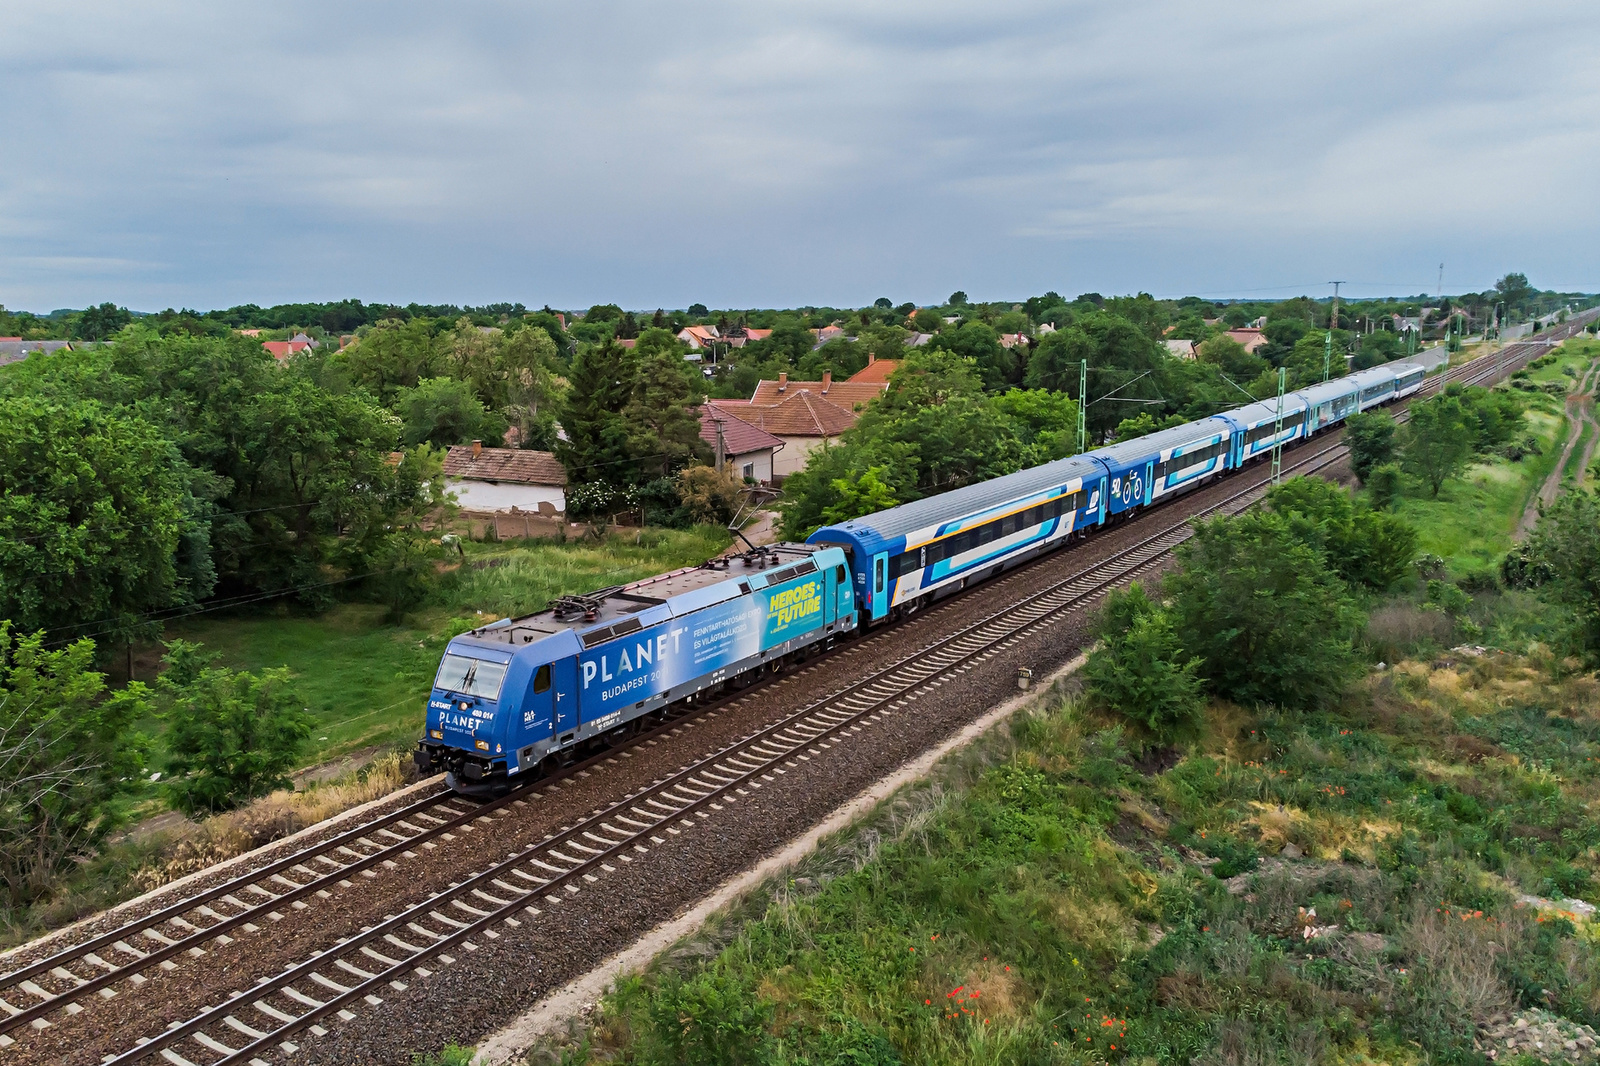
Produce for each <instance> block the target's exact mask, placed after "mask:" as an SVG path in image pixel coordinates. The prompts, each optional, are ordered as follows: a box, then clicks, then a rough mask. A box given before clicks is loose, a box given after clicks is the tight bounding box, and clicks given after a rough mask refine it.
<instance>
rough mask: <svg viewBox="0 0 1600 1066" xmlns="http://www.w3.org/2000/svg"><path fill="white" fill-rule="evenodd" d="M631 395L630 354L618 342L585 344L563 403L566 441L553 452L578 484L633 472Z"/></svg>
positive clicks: (616, 480)
mask: <svg viewBox="0 0 1600 1066" xmlns="http://www.w3.org/2000/svg"><path fill="white" fill-rule="evenodd" d="M632 394H633V353H632V352H630V351H628V350H627V349H626V348H623V347H621V346H619V345H616V344H609V343H608V344H603V345H600V346H598V347H594V348H585V349H583V350H581V351H580V352H579V353H578V356H577V358H576V359H574V360H573V362H572V378H571V387H570V388H569V389H568V390H567V395H566V399H565V401H564V402H563V403H562V407H561V428H562V429H564V430H565V431H566V434H567V437H566V440H564V441H562V442H560V443H559V444H557V446H556V455H557V456H559V457H560V459H561V463H562V465H563V466H565V467H566V469H567V479H568V480H569V481H570V482H571V483H573V484H576V485H582V484H588V483H590V482H605V483H609V484H614V485H620V484H626V483H628V481H629V479H630V478H631V476H632V470H631V465H632V464H631V462H630V460H631V459H632V453H631V452H630V451H629V449H628V435H629V434H628V423H627V419H625V418H624V417H623V414H622V409H623V406H624V405H625V404H626V403H627V402H628V400H629V398H630V397H631V396H632Z"/></svg>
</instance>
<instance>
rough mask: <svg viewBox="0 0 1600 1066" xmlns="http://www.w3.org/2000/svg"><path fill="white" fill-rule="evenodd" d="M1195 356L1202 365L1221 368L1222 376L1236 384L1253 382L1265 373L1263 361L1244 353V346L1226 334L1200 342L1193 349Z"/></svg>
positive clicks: (1265, 362) (1265, 365)
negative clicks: (1206, 364)
mask: <svg viewBox="0 0 1600 1066" xmlns="http://www.w3.org/2000/svg"><path fill="white" fill-rule="evenodd" d="M1195 355H1196V357H1197V358H1199V360H1200V361H1201V362H1202V363H1209V364H1211V365H1212V366H1215V367H1219V368H1221V370H1222V372H1223V373H1224V374H1226V375H1228V376H1229V377H1230V378H1232V379H1233V380H1234V381H1237V382H1243V383H1248V382H1251V381H1254V380H1255V379H1256V378H1258V377H1260V376H1261V375H1262V374H1263V373H1265V372H1266V371H1267V361H1266V360H1265V359H1261V358H1258V357H1257V356H1254V355H1251V354H1250V353H1249V352H1247V351H1245V347H1244V345H1242V344H1240V343H1239V342H1238V341H1236V340H1234V339H1233V338H1232V337H1230V336H1228V335H1227V334H1226V333H1218V334H1217V335H1216V336H1214V337H1211V338H1209V339H1207V340H1204V341H1201V342H1200V346H1199V347H1198V348H1196V349H1195Z"/></svg>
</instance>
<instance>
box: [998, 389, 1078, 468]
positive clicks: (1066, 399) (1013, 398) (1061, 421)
mask: <svg viewBox="0 0 1600 1066" xmlns="http://www.w3.org/2000/svg"><path fill="white" fill-rule="evenodd" d="M989 406H990V407H991V408H992V409H993V410H995V411H996V412H998V413H999V414H1001V415H1003V416H1005V417H1006V418H1008V419H1010V420H1011V424H1012V426H1013V427H1014V432H1015V433H1016V435H1017V437H1018V439H1019V440H1021V441H1022V442H1023V443H1024V444H1031V445H1033V446H1034V447H1035V448H1036V449H1037V451H1038V456H1037V458H1038V461H1039V462H1048V461H1049V460H1051V459H1064V458H1066V457H1067V456H1069V455H1075V454H1076V453H1077V451H1078V403H1077V401H1076V400H1074V399H1072V397H1070V396H1068V395H1067V394H1066V393H1062V392H1055V391H1053V390H1051V389H1011V390H1009V391H1007V392H1002V393H1000V394H999V395H998V396H995V397H993V398H991V399H990V400H989Z"/></svg>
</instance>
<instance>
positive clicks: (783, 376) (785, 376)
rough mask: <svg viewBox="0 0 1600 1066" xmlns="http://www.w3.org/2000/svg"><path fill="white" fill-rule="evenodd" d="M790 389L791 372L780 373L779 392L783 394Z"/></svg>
mask: <svg viewBox="0 0 1600 1066" xmlns="http://www.w3.org/2000/svg"><path fill="white" fill-rule="evenodd" d="M788 387H789V372H788V371H787V370H783V371H780V372H779V373H778V391H779V392H782V391H783V390H784V389H787V388H788Z"/></svg>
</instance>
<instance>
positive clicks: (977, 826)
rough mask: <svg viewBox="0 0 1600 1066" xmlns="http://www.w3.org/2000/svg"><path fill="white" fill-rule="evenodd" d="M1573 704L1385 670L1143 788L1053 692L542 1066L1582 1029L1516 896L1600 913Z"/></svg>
mask: <svg viewBox="0 0 1600 1066" xmlns="http://www.w3.org/2000/svg"><path fill="white" fill-rule="evenodd" d="M1597 701H1600V691H1597V689H1596V685H1595V682H1594V681H1593V680H1592V679H1589V680H1580V681H1568V682H1566V683H1564V684H1551V683H1549V682H1548V679H1547V678H1546V677H1545V675H1544V674H1543V673H1542V672H1541V670H1540V669H1539V667H1538V664H1536V663H1527V662H1522V661H1514V660H1501V661H1491V660H1487V659H1484V660H1474V661H1471V662H1467V663H1462V664H1449V665H1437V666H1431V665H1426V664H1406V665H1403V666H1402V667H1401V668H1399V669H1396V670H1394V671H1390V672H1387V673H1384V674H1380V675H1375V676H1374V677H1373V678H1372V679H1371V680H1370V681H1369V682H1367V683H1366V684H1364V685H1363V686H1361V687H1360V688H1358V689H1357V690H1356V691H1355V692H1353V693H1351V695H1350V696H1349V697H1348V698H1347V699H1346V701H1345V702H1344V704H1343V706H1341V707H1340V708H1339V709H1338V710H1337V712H1336V713H1333V714H1329V715H1314V716H1311V715H1308V716H1298V715H1281V714H1277V713H1274V712H1271V711H1265V710H1263V711H1256V712H1247V711H1245V710H1243V709H1241V708H1237V707H1231V706H1226V705H1217V706H1214V707H1213V708H1212V709H1211V713H1210V717H1209V728H1208V733H1207V735H1206V736H1205V738H1204V740H1203V741H1202V743H1201V744H1199V745H1198V746H1197V747H1196V748H1195V749H1193V750H1191V751H1190V752H1189V753H1188V754H1187V757H1186V758H1184V759H1183V761H1182V762H1181V763H1179V764H1178V765H1177V766H1176V767H1175V768H1173V769H1171V770H1169V771H1168V772H1166V773H1161V774H1152V773H1149V772H1142V771H1141V770H1140V768H1139V766H1138V764H1137V763H1136V761H1135V760H1133V759H1132V758H1131V757H1130V755H1129V753H1128V752H1127V751H1126V750H1125V749H1124V748H1123V747H1122V742H1121V735H1120V732H1119V731H1118V730H1117V729H1116V727H1115V726H1114V725H1113V724H1112V723H1110V722H1108V721H1105V720H1102V719H1099V718H1097V717H1095V716H1094V715H1092V714H1090V713H1088V712H1086V711H1085V710H1084V709H1083V708H1082V707H1081V706H1080V705H1079V704H1077V703H1076V702H1074V701H1073V700H1071V699H1059V698H1058V699H1055V700H1053V701H1051V702H1048V703H1046V704H1045V705H1044V706H1043V707H1042V708H1041V709H1040V710H1039V711H1037V712H1036V713H1034V714H1032V715H1029V716H1025V717H1023V718H1021V719H1019V720H1017V721H1016V722H1015V723H1014V726H1013V729H1012V731H1011V734H1010V735H1009V736H1004V737H999V738H996V739H994V740H993V741H992V742H991V743H990V744H989V746H988V747H987V748H986V749H983V750H980V751H977V752H972V753H969V754H968V755H967V756H966V757H965V759H964V761H963V762H962V763H961V764H960V765H958V766H956V767H954V768H951V769H950V770H949V771H948V773H947V774H946V775H945V776H944V778H943V779H942V780H940V781H938V782H936V783H930V784H928V785H924V786H923V787H921V788H919V789H916V790H913V791H911V792H909V793H905V794H902V795H901V796H900V797H898V799H897V800H896V801H895V802H893V803H891V804H889V805H886V806H885V807H884V808H883V809H881V810H880V812H879V814H878V816H877V818H876V820H875V821H873V822H872V823H870V824H868V825H865V826H862V827H860V828H859V829H857V830H856V831H855V832H854V833H853V834H851V835H850V836H848V837H846V838H845V839H844V840H842V841H839V842H836V843H835V844H834V845H833V846H832V847H830V848H829V849H827V850H825V851H824V852H823V853H821V854H819V855H818V856H817V857H816V858H815V859H814V860H813V861H812V862H811V863H810V864H809V865H808V866H807V867H806V868H804V869H801V870H799V871H797V873H796V876H794V877H793V878H791V879H790V880H788V881H787V882H786V883H785V884H783V885H780V886H776V887H775V889H774V890H773V891H772V893H771V894H769V895H766V896H763V897H761V898H759V899H757V900H755V901H754V902H752V903H751V904H750V905H749V906H748V907H747V909H746V910H745V911H744V912H743V913H741V914H738V915H735V916H733V917H732V918H731V919H730V920H728V921H727V922H725V923H723V924H722V925H720V926H718V927H715V928H712V929H709V930H707V931H706V932H705V933H704V934H703V935H702V936H701V937H700V938H699V941H698V942H697V943H694V944H691V945H688V946H687V947H686V948H685V949H682V950H678V951H675V952H673V953H671V955H669V956H668V957H666V959H665V960H664V961H662V962H661V963H660V964H659V966H658V968H657V969H655V970H654V971H652V972H650V973H648V974H646V975H645V976H643V977H641V978H636V979H632V980H629V981H627V982H625V983H624V984H623V985H622V986H621V987H620V988H619V990H618V991H617V993H616V994H615V995H614V996H612V997H611V998H610V999H609V1000H608V1001H607V1002H606V1004H605V1007H604V1011H603V1015H602V1017H601V1019H600V1021H599V1024H598V1025H597V1026H595V1027H594V1028H593V1029H592V1030H591V1031H590V1032H589V1033H588V1034H587V1041H588V1043H587V1045H586V1046H584V1045H580V1046H577V1047H568V1048H567V1049H565V1050H566V1053H567V1056H568V1061H581V1060H584V1059H587V1060H588V1061H608V1060H612V1059H615V1058H620V1059H621V1060H622V1061H628V1062H639V1063H707V1064H710V1063H729V1064H732V1063H755V1062H764V1063H796V1064H798V1063H824V1062H825V1063H857V1064H867V1063H871V1064H889V1063H896V1062H914V1063H919V1064H920V1063H932V1064H944V1063H949V1064H955V1063H963V1064H971V1063H996V1064H999V1063H1018V1064H1022V1063H1088V1062H1129V1063H1139V1064H1154V1063H1189V1062H1200V1063H1238V1064H1243V1063H1261V1064H1268V1063H1349V1064H1355V1063H1375V1062H1384V1063H1422V1062H1428V1061H1433V1062H1474V1061H1483V1059H1482V1058H1481V1057H1480V1056H1479V1054H1478V1053H1477V1052H1475V1050H1474V1047H1473V1041H1474V1039H1475V1036H1476V1032H1475V1026H1477V1025H1478V1024H1480V1023H1483V1024H1490V1023H1491V1020H1492V1019H1500V1018H1505V1019H1508V1020H1509V1018H1510V1017H1511V1016H1512V1015H1514V1014H1516V1013H1517V1012H1522V1016H1523V1017H1524V1018H1525V1019H1526V1018H1532V1019H1533V1020H1534V1021H1535V1022H1540V1023H1541V1024H1542V1020H1543V1019H1544V1018H1546V1017H1547V1015H1546V1014H1545V1013H1544V1012H1549V1013H1551V1014H1554V1015H1558V1016H1560V1017H1563V1018H1565V1019H1569V1020H1570V1022H1573V1023H1585V1024H1588V1023H1595V1022H1600V1015H1597V1013H1596V1011H1597V1007H1600V953H1597V949H1596V944H1597V941H1596V938H1595V937H1594V936H1593V935H1591V932H1590V930H1589V928H1588V926H1587V925H1586V924H1585V923H1583V922H1582V921H1581V920H1579V919H1577V918H1576V917H1575V916H1574V914H1573V912H1572V908H1571V905H1570V904H1557V905H1552V906H1550V907H1548V908H1546V907H1543V906H1542V905H1527V904H1525V903H1522V902H1519V896H1520V895H1521V894H1523V893H1528V894H1533V895H1537V896H1539V897H1542V898H1545V899H1550V900H1559V899H1561V898H1563V897H1566V896H1579V897H1582V898H1592V899H1595V900H1600V892H1597V891H1596V886H1595V884H1594V881H1593V880H1592V876H1593V874H1594V872H1595V868H1596V861H1595V857H1594V852H1593V851H1592V850H1591V849H1593V848H1594V847H1596V845H1600V826H1597V825H1596V823H1595V822H1594V820H1593V819H1592V818H1590V817H1589V814H1588V811H1589V807H1590V805H1591V804H1593V803H1594V802H1596V801H1597V800H1600V721H1597V720H1596V714H1595V708H1596V706H1597ZM1291 858H1292V859H1295V860H1297V861H1293V862H1291V861H1288V860H1290V859H1291ZM1552 1024H1555V1023H1552ZM534 1061H545V1060H534Z"/></svg>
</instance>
